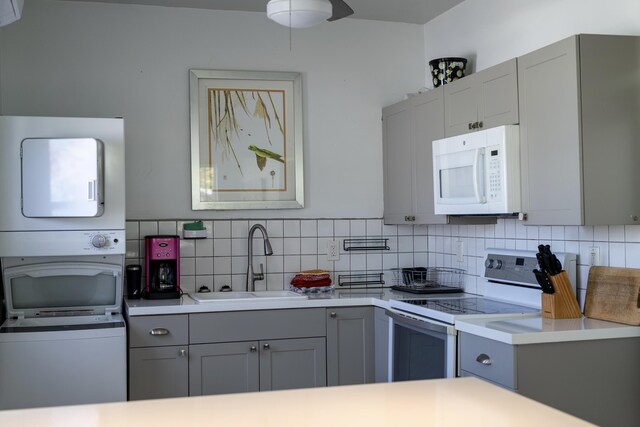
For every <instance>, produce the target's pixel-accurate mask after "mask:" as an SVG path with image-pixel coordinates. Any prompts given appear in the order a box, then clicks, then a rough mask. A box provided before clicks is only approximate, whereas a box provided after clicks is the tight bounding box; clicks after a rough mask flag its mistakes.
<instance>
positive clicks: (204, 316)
mask: <svg viewBox="0 0 640 427" xmlns="http://www.w3.org/2000/svg"><path fill="white" fill-rule="evenodd" d="M189 321H190V324H189V343H190V346H189V352H190V360H189V394H190V395H191V396H196V395H203V394H220V393H237V392H244V391H258V390H261V391H264V390H283V389H291V388H305V387H323V386H326V385H327V361H326V338H325V337H326V335H327V333H326V322H325V309H324V308H312V309H288V310H255V311H233V312H215V313H199V314H191V315H190V316H189Z"/></svg>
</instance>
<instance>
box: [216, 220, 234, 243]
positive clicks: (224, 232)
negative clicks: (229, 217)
mask: <svg viewBox="0 0 640 427" xmlns="http://www.w3.org/2000/svg"><path fill="white" fill-rule="evenodd" d="M213 237H214V238H216V239H218V238H223V239H224V238H230V237H231V221H214V222H213Z"/></svg>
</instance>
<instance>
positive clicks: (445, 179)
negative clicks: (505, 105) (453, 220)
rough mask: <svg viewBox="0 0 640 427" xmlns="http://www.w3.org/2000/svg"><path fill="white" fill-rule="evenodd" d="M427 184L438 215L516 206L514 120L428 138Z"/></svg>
mask: <svg viewBox="0 0 640 427" xmlns="http://www.w3.org/2000/svg"><path fill="white" fill-rule="evenodd" d="M433 187H434V188H433V190H434V202H435V213H436V214H439V215H492V214H493V215H499V214H514V213H517V212H520V209H521V205H520V144H519V134H518V126H517V125H509V126H499V127H495V128H491V129H485V130H481V131H478V132H474V133H470V134H465V135H458V136H454V137H450V138H444V139H438V140H435V141H433Z"/></svg>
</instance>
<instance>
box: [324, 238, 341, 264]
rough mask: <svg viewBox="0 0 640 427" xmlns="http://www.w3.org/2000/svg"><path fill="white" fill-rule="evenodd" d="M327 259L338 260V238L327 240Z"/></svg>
mask: <svg viewBox="0 0 640 427" xmlns="http://www.w3.org/2000/svg"><path fill="white" fill-rule="evenodd" d="M327 261H340V241H339V240H329V241H328V242H327Z"/></svg>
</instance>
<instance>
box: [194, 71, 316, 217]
mask: <svg viewBox="0 0 640 427" xmlns="http://www.w3.org/2000/svg"><path fill="white" fill-rule="evenodd" d="M189 88H190V90H189V93H190V118H191V120H190V125H191V205H192V209H194V210H201V209H299V208H302V207H304V173H303V166H304V159H303V134H304V132H303V126H302V76H301V74H300V73H290V72H275V71H240V70H238V71H231V70H190V77H189Z"/></svg>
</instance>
